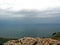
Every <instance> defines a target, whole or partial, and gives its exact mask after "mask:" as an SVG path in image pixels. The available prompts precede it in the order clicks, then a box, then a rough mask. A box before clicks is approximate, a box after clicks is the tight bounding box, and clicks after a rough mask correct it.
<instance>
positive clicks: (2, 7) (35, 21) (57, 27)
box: [0, 0, 60, 38]
mask: <svg viewBox="0 0 60 45" xmlns="http://www.w3.org/2000/svg"><path fill="white" fill-rule="evenodd" d="M54 32H60V1H59V0H2V1H1V0H0V37H9V38H20V37H26V36H28V37H50V36H51V34H52V33H54Z"/></svg>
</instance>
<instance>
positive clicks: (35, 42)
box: [4, 37, 60, 45]
mask: <svg viewBox="0 0 60 45" xmlns="http://www.w3.org/2000/svg"><path fill="white" fill-rule="evenodd" d="M4 45H60V41H58V40H54V39H51V38H32V37H24V38H21V39H17V40H10V41H8V42H6V43H4Z"/></svg>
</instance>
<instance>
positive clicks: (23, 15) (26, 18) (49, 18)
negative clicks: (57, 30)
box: [0, 8, 60, 23]
mask: <svg viewBox="0 0 60 45" xmlns="http://www.w3.org/2000/svg"><path fill="white" fill-rule="evenodd" d="M2 19H3V20H4V19H6V20H7V19H8V20H9V19H11V20H20V21H22V22H29V23H30V22H31V23H60V8H55V9H50V10H49V9H48V10H44V11H38V10H21V11H15V12H13V11H8V10H2V9H0V20H2Z"/></svg>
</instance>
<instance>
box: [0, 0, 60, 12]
mask: <svg viewBox="0 0 60 45" xmlns="http://www.w3.org/2000/svg"><path fill="white" fill-rule="evenodd" d="M55 7H60V0H0V9H8V10H12V11H18V10H22V9H29V10H45V9H47V8H55Z"/></svg>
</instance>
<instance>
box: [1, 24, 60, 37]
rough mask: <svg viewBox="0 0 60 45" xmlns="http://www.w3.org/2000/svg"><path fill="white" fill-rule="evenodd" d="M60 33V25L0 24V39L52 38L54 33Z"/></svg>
mask: <svg viewBox="0 0 60 45" xmlns="http://www.w3.org/2000/svg"><path fill="white" fill-rule="evenodd" d="M54 32H60V24H52V23H51V24H50V23H49V24H47V23H46V24H45V23H40V24H18V23H17V24H10V23H0V37H9V38H21V37H50V36H51V34H52V33H54Z"/></svg>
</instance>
